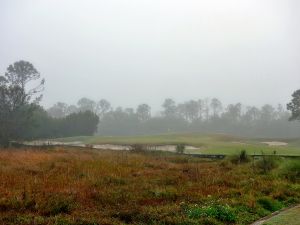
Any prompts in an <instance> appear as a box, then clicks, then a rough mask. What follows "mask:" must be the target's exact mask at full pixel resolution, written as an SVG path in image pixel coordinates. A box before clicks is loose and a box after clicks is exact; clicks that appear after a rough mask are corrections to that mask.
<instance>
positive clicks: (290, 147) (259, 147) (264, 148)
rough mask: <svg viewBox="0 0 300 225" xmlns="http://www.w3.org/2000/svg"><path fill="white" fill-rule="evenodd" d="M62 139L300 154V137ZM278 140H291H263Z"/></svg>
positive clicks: (222, 151)
mask: <svg viewBox="0 0 300 225" xmlns="http://www.w3.org/2000/svg"><path fill="white" fill-rule="evenodd" d="M56 140H58V141H66V142H71V141H81V142H83V143H86V144H153V145H155V144H179V143H184V144H187V145H192V146H195V147H199V149H198V150H193V151H190V152H191V153H203V154H227V155H231V154H238V153H239V152H240V151H241V150H242V149H244V150H246V151H247V152H248V153H249V154H261V153H262V152H263V153H265V154H273V153H274V151H276V153H277V154H283V155H300V140H299V139H261V140H257V139H247V138H240V137H234V136H229V135H224V134H214V135H207V134H190V133H188V134H164V135H153V136H136V137H132V136H129V137H100V136H87V137H71V138H63V139H56ZM268 141H277V142H284V143H287V145H286V146H268V145H267V144H264V143H262V142H268Z"/></svg>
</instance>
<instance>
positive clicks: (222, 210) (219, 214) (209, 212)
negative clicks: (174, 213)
mask: <svg viewBox="0 0 300 225" xmlns="http://www.w3.org/2000/svg"><path fill="white" fill-rule="evenodd" d="M187 214H188V217H189V218H191V219H200V218H206V217H209V218H214V219H217V220H219V221H223V222H235V221H236V219H237V218H236V215H235V213H234V211H233V209H232V208H230V207H229V206H223V205H211V206H203V207H199V206H195V207H192V208H190V209H188V211H187Z"/></svg>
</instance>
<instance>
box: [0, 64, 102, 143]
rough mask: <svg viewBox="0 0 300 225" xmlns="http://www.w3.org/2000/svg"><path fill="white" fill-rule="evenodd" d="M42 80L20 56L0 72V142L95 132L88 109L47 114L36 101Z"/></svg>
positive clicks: (93, 116)
mask: <svg viewBox="0 0 300 225" xmlns="http://www.w3.org/2000/svg"><path fill="white" fill-rule="evenodd" d="M33 84H36V85H35V86H34V85H33ZM44 84H45V80H44V79H42V78H41V75H40V73H39V72H38V70H37V69H36V68H35V67H34V66H33V64H31V63H30V62H27V61H24V60H20V61H17V62H15V63H13V64H11V65H9V66H8V67H7V70H6V72H5V74H4V75H3V76H0V146H9V145H10V143H12V141H15V142H21V141H23V140H31V139H37V138H54V137H65V136H78V135H92V134H94V133H95V131H96V130H97V125H98V122H99V118H98V116H97V115H96V114H95V113H93V112H92V111H84V112H73V113H69V114H68V116H65V117H64V118H53V117H51V116H49V114H48V113H47V112H46V110H44V109H43V108H42V107H41V106H40V105H39V103H40V101H41V99H42V92H43V90H44Z"/></svg>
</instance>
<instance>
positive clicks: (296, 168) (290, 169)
mask: <svg viewBox="0 0 300 225" xmlns="http://www.w3.org/2000/svg"><path fill="white" fill-rule="evenodd" d="M281 174H282V175H283V176H284V177H286V178H287V179H288V180H290V181H292V182H299V181H300V160H291V161H288V162H287V163H285V164H284V166H283V168H282V172H281Z"/></svg>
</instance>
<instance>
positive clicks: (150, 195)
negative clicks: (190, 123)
mask: <svg viewBox="0 0 300 225" xmlns="http://www.w3.org/2000/svg"><path fill="white" fill-rule="evenodd" d="M279 163H283V162H281V161H280V162H279ZM284 163H288V161H284ZM280 168H281V167H280V166H278V167H276V168H274V169H272V170H271V171H268V172H267V173H264V171H263V170H261V169H259V168H256V164H255V163H252V162H251V161H250V162H244V163H237V164H233V163H231V161H230V160H229V159H225V160H224V161H208V160H201V159H197V158H190V157H186V156H178V155H176V154H171V153H149V152H138V153H137V152H135V153H134V152H125V151H96V150H85V149H78V148H76V149H70V148H68V149H67V150H66V149H61V148H51V149H49V150H45V149H44V150H38V149H36V150H34V149H19V150H17V149H7V150H1V151H0V181H1V182H0V224H5V225H10V224H20V225H29V224H34V225H36V224H40V225H42V224H47V225H48V224H49V225H50V224H53V225H54V224H61V225H75V224H78V225H83V224H84V225H89V224H91V225H92V224H93V225H96V224H116V225H118V224H120V225H121V224H123V225H124V224H136V225H143V224H144V225H146V224H153V225H154V224H159V225H160V224H161V225H176V224H177V225H201V224H206V225H217V224H250V223H251V222H253V221H255V220H257V219H259V218H261V217H263V216H266V215H269V214H270V213H271V212H272V211H275V210H278V209H280V208H283V207H286V206H289V205H292V204H295V203H299V201H300V184H299V182H298V181H297V180H290V179H289V177H286V175H285V173H284V174H281V173H280V170H281V169H280ZM284 168H287V167H286V166H285V167H284ZM285 224H287V223H285Z"/></svg>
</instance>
